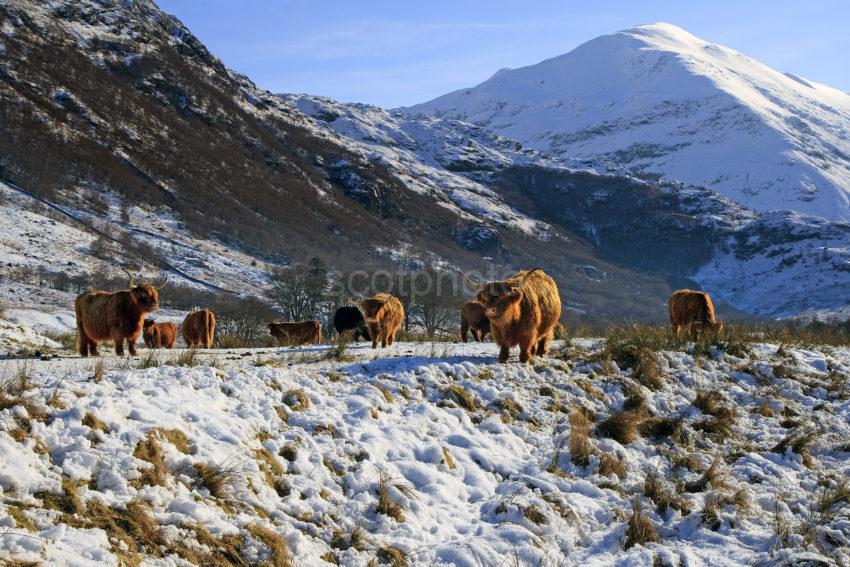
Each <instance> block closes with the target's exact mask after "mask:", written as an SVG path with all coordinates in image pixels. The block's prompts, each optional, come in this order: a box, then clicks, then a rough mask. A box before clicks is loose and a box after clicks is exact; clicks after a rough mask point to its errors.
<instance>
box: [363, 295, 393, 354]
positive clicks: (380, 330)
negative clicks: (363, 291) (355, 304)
mask: <svg viewBox="0 0 850 567" xmlns="http://www.w3.org/2000/svg"><path fill="white" fill-rule="evenodd" d="M360 309H362V310H363V316H364V317H365V318H366V326H367V327H368V329H369V336H371V337H372V348H377V347H378V339H380V340H381V347H386V346H387V345H392V344H393V342H395V334H396V333H397V332H398V330H399V329H400V328H401V324H402V323H403V322H404V307H402V305H401V302H400V301H399V300H398V299H396V298H395V297H393V296H392V295H390V294H389V293H376V294H375V295H373V296H372V297H370V298H369V299H364V300H363V301H361V302H360Z"/></svg>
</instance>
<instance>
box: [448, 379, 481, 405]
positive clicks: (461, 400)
mask: <svg viewBox="0 0 850 567" xmlns="http://www.w3.org/2000/svg"><path fill="white" fill-rule="evenodd" d="M443 397H445V398H449V399H451V400H453V401H454V402H455V403H456V404H457V405H458V406H460V407H461V408H463V409H465V410H466V411H478V410H480V409H481V406H480V405H479V404H478V402H477V401H476V400H475V396H473V395H472V393H471V392H470V391H469V390H467V389H466V388H464V387H463V386H461V385H460V384H452V385H451V386H449V387H448V388H447V389H446V390H445V392H443Z"/></svg>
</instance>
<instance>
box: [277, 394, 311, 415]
mask: <svg viewBox="0 0 850 567" xmlns="http://www.w3.org/2000/svg"><path fill="white" fill-rule="evenodd" d="M283 403H285V404H286V405H287V406H289V408H290V409H291V410H292V411H304V410H306V409H307V408H309V407H310V397H309V396H307V394H305V393H304V392H303V391H301V390H295V389H292V390H289V391H288V392H286V393H285V394H284V395H283Z"/></svg>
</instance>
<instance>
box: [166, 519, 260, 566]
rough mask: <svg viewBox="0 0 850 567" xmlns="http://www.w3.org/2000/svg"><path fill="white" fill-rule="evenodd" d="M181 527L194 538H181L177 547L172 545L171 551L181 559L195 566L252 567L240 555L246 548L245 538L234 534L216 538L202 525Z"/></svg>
mask: <svg viewBox="0 0 850 567" xmlns="http://www.w3.org/2000/svg"><path fill="white" fill-rule="evenodd" d="M181 527H182V528H183V529H185V530H188V531H190V532H192V535H194V538H193V537H191V536H189V537H186V538H181V540H180V541H179V543H178V544H177V545H175V544H173V543H172V547H171V549H172V550H173V551H174V552H175V553H176V554H177V555H179V556H180V558H182V559H184V560H186V561H188V562H189V563H192V564H193V565H204V566H207V565H209V566H211V567H225V566H227V567H250V563H248V561H247V560H245V559H244V558H243V557H242V554H241V553H240V550H241V549H242V547H243V546H244V538H243V537H242V536H241V535H238V534H233V535H225V536H223V537H221V538H216V537H214V536H213V535H212V534H211V533H210V532H209V530H207V528H205V527H204V526H202V525H200V524H184V525H183V526H181ZM193 540H194V541H193ZM195 542H197V545H195ZM189 543H191V544H192V546H191V547H190V546H189V545H187V544H189Z"/></svg>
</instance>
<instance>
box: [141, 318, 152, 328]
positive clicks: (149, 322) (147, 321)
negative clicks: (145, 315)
mask: <svg viewBox="0 0 850 567" xmlns="http://www.w3.org/2000/svg"><path fill="white" fill-rule="evenodd" d="M153 325H154V320H153V319H145V322H144V323H143V326H144V328H145V329H150V328H151V327H153Z"/></svg>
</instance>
